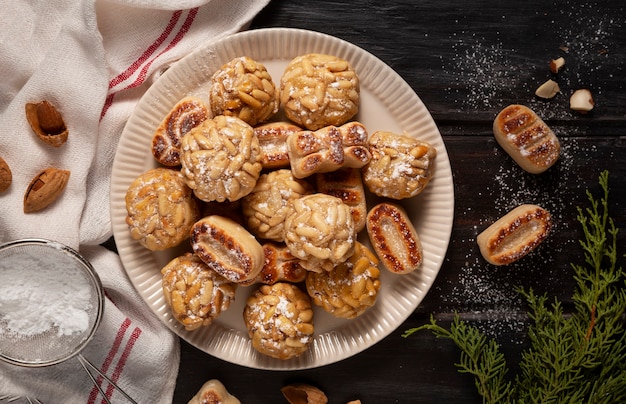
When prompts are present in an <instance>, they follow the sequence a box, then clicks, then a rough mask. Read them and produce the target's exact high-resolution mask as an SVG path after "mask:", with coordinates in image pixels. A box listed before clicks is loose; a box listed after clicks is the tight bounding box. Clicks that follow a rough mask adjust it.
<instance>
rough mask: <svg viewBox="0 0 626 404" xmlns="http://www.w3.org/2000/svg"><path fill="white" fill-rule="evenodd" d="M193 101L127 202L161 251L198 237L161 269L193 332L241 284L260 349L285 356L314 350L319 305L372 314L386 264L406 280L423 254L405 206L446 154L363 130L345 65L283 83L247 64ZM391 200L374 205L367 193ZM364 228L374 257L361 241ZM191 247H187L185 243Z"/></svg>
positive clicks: (325, 62) (178, 314)
mask: <svg viewBox="0 0 626 404" xmlns="http://www.w3.org/2000/svg"><path fill="white" fill-rule="evenodd" d="M207 88H208V90H207V92H208V94H207V99H208V101H207V102H205V101H203V99H201V98H200V97H196V96H188V97H185V98H183V99H182V100H180V101H179V102H178V103H177V104H176V105H175V106H174V107H173V108H172V109H171V111H170V112H169V113H168V114H167V116H165V117H164V119H163V121H162V123H161V124H160V126H159V127H158V128H157V130H156V131H155V133H154V135H153V141H152V154H153V156H154V158H155V159H156V160H157V161H158V162H159V163H160V166H159V167H158V168H154V169H151V170H148V171H146V172H145V173H143V174H141V175H140V176H139V177H138V178H136V179H135V180H134V181H133V183H132V184H131V185H130V187H129V188H128V192H127V194H126V200H125V202H126V208H127V212H128V215H127V218H126V222H127V223H128V225H129V229H130V234H131V236H132V238H133V239H135V240H137V241H138V242H139V243H140V244H141V245H143V246H144V247H146V248H148V249H150V250H152V251H161V250H167V249H171V248H174V247H177V246H179V245H181V243H183V242H188V243H189V246H190V251H187V252H185V253H184V255H182V256H178V257H176V258H174V259H173V260H172V261H171V262H169V263H168V264H167V265H166V266H165V267H164V268H163V269H162V271H161V272H162V274H163V285H162V286H163V292H164V294H165V299H166V301H167V303H168V304H169V306H170V308H171V310H172V314H173V316H174V317H175V318H176V319H177V320H178V321H179V322H180V323H181V324H182V325H184V327H185V328H186V329H187V330H194V329H197V328H199V327H201V326H207V325H209V324H210V323H211V322H212V321H213V320H214V319H215V318H216V317H218V316H219V314H220V313H221V312H223V311H225V310H227V309H228V307H229V306H230V304H231V302H232V301H233V299H234V298H235V290H236V289H237V288H239V287H255V288H256V289H255V290H254V291H251V293H250V296H249V298H248V299H247V302H246V305H245V309H244V312H243V320H244V323H245V325H246V327H247V330H248V333H249V336H250V338H251V341H252V346H253V347H254V348H255V349H256V350H257V351H259V352H260V353H262V354H265V355H269V356H271V357H275V358H280V359H289V358H293V357H297V356H300V355H302V354H303V353H304V352H306V351H307V349H308V347H309V346H310V344H311V342H312V341H313V335H314V319H313V313H314V311H313V306H314V305H316V306H319V307H321V308H322V309H324V310H326V311H327V312H329V313H331V314H332V315H334V316H336V317H339V318H349V319H350V318H355V317H357V316H359V315H361V314H362V313H364V312H365V311H366V310H367V309H368V308H370V307H372V306H373V305H374V304H375V302H376V298H377V295H378V292H379V290H380V270H379V263H382V264H383V266H384V267H385V268H387V269H388V270H389V271H391V272H393V273H398V274H402V273H408V272H411V271H414V270H416V269H418V268H419V267H420V266H421V263H422V247H421V244H420V241H419V237H418V235H417V232H416V231H415V228H414V227H413V224H412V223H411V221H410V220H409V218H408V217H407V214H406V212H405V211H404V209H403V208H402V206H401V205H400V204H398V203H397V201H398V200H401V199H405V198H411V197H414V196H416V195H418V194H420V193H421V192H422V191H423V190H424V188H425V187H426V186H427V184H428V183H429V181H430V180H431V178H432V175H433V169H434V161H435V158H436V150H435V148H434V147H432V146H431V145H430V144H428V143H426V142H423V141H420V140H418V139H415V138H413V137H411V136H408V135H405V134H396V133H392V132H376V133H373V134H372V135H371V136H370V135H369V133H368V131H367V129H366V128H365V126H364V125H363V124H361V123H360V122H357V121H354V118H355V116H356V114H357V112H358V110H359V103H360V87H359V78H358V75H357V73H356V71H355V70H354V69H353V68H352V66H351V64H350V63H349V62H348V61H346V60H343V59H341V58H339V57H336V56H331V55H324V54H305V55H301V56H298V57H296V58H295V59H293V60H291V61H290V62H289V63H288V65H287V68H286V69H285V71H284V74H283V76H282V77H281V78H280V82H279V83H278V84H276V83H275V82H274V80H273V79H272V77H271V76H270V74H269V73H268V71H267V69H266V68H265V66H264V65H263V64H261V63H260V62H258V61H255V60H253V59H251V58H249V57H246V56H242V57H238V58H235V59H233V60H231V61H230V62H228V63H226V64H225V65H224V66H222V67H221V68H220V69H219V70H218V71H216V72H215V73H214V75H213V76H212V78H211V80H210V83H208V87H207ZM367 192H370V193H371V194H373V195H376V196H377V197H379V198H380V199H382V201H381V202H380V203H378V204H377V205H376V206H374V207H372V208H371V209H369V210H368V207H367V205H366V193H367ZM362 231H363V232H367V234H368V235H369V238H370V241H371V245H372V248H373V250H374V251H371V250H370V249H369V248H368V247H367V246H365V245H363V244H361V243H360V242H358V241H357V238H358V234H359V233H360V232H362ZM187 240H188V241H187Z"/></svg>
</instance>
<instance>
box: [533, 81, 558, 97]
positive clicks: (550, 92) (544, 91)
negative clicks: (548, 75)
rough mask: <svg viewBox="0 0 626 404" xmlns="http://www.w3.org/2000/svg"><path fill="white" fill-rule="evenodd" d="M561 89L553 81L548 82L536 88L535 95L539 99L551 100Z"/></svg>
mask: <svg viewBox="0 0 626 404" xmlns="http://www.w3.org/2000/svg"><path fill="white" fill-rule="evenodd" d="M559 91H561V89H560V88H559V85H558V83H557V82H556V81H554V80H548V81H546V82H545V83H543V84H542V85H540V86H539V88H537V91H535V95H536V96H537V97H540V98H546V99H549V98H553V97H554V96H555V95H556V94H557V93H558V92H559Z"/></svg>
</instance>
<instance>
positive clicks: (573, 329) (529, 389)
mask: <svg viewBox="0 0 626 404" xmlns="http://www.w3.org/2000/svg"><path fill="white" fill-rule="evenodd" d="M599 184H600V186H601V188H602V189H603V191H604V193H603V195H602V197H601V198H600V200H599V201H598V200H596V199H595V198H594V197H593V195H592V194H591V193H590V192H589V191H587V197H588V199H589V202H590V205H591V206H590V207H588V208H587V209H582V208H578V216H577V219H578V221H579V222H580V224H581V225H582V229H583V232H584V240H581V241H580V246H581V247H582V250H583V252H584V257H585V260H584V261H585V262H584V263H583V264H572V268H573V270H574V279H575V281H576V289H575V291H574V293H573V296H572V301H573V302H574V311H573V313H571V314H566V313H564V312H563V308H562V306H561V303H560V302H559V301H558V300H556V299H555V300H554V301H553V302H551V303H549V302H548V300H549V299H548V298H547V297H546V296H537V295H535V293H534V292H533V291H532V289H530V290H524V289H522V288H517V291H518V292H519V293H520V294H521V295H523V296H524V297H525V298H526V301H527V302H528V306H529V310H528V316H529V319H530V320H531V325H530V327H529V329H528V339H529V347H528V348H527V349H526V350H524V352H523V353H522V358H521V362H520V364H519V368H520V372H519V373H518V374H517V375H515V377H514V378H513V379H510V380H507V377H506V375H507V373H508V367H507V363H506V359H505V357H504V355H503V354H502V352H501V351H500V347H499V345H498V344H497V343H496V342H495V341H494V340H493V339H489V338H487V337H486V336H485V335H484V334H483V333H481V332H480V331H479V330H478V329H477V328H476V327H474V326H472V325H469V324H467V323H466V322H464V321H462V320H460V319H459V317H458V315H457V316H455V318H454V320H453V322H452V324H451V326H450V329H449V330H448V329H445V328H443V327H441V326H439V325H438V324H437V322H436V320H435V318H434V317H432V316H431V319H430V323H429V324H425V325H422V326H420V327H417V328H412V329H410V330H407V331H406V332H405V333H404V334H403V336H404V337H408V336H409V335H411V334H413V333H415V332H418V331H420V330H430V331H431V332H432V333H433V334H434V335H435V336H436V337H438V338H448V339H450V340H452V341H453V342H454V343H455V344H456V346H457V347H458V348H459V350H460V351H461V356H460V360H459V363H457V364H456V366H457V367H458V369H459V372H462V373H469V374H471V375H473V377H474V380H475V384H476V388H477V390H478V393H479V394H480V396H481V397H482V398H483V402H484V403H598V404H600V403H607V404H609V403H625V402H626V331H625V321H624V314H625V313H626V273H625V272H624V270H623V268H621V267H618V262H617V261H618V254H617V233H618V229H617V228H616V227H615V224H614V222H613V220H612V219H611V218H610V217H609V215H608V197H609V187H608V172H607V171H604V172H602V173H601V175H600V177H599Z"/></svg>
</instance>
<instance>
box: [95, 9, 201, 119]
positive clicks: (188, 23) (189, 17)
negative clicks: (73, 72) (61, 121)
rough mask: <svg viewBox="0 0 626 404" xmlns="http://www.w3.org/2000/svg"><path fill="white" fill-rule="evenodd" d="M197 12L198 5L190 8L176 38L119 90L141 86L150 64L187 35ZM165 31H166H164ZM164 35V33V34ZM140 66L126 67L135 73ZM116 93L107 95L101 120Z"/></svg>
mask: <svg viewBox="0 0 626 404" xmlns="http://www.w3.org/2000/svg"><path fill="white" fill-rule="evenodd" d="M197 14H198V8H197V7H196V8H192V9H190V10H189V13H188V14H187V18H186V19H185V21H184V22H183V24H182V26H181V27H180V30H179V31H178V33H177V34H176V36H174V38H173V39H172V41H171V42H170V43H169V44H168V45H167V47H166V48H165V49H164V50H163V51H161V52H159V53H158V54H157V55H156V56H155V57H154V58H152V59H151V60H150V61H149V62H147V63H145V64H144V66H143V67H142V68H141V71H140V72H139V75H138V77H137V78H136V79H135V81H134V82H132V83H131V84H129V85H127V86H126V87H124V88H123V89H122V90H119V91H123V90H127V89H129V88H134V87H138V86H140V85H141V84H143V82H144V81H145V79H146V77H147V73H148V69H149V68H150V66H151V65H152V63H154V61H155V60H156V59H158V58H159V56H161V55H163V54H164V53H165V52H167V51H169V50H171V49H172V48H173V47H175V46H176V45H177V44H178V43H179V42H180V41H181V40H182V39H183V37H184V36H185V34H186V33H187V32H188V31H189V28H190V27H191V25H192V24H193V21H194V20H195V18H196V15H197ZM171 21H172V20H170V22H171ZM177 21H178V20H177ZM168 27H169V24H168ZM166 31H167V28H166ZM164 33H165V31H164ZM169 33H171V31H170V32H169ZM169 33H168V34H169ZM162 35H163V34H162ZM159 38H160V37H159ZM155 43H156V42H155ZM153 45H154V43H153ZM151 47H152V45H151V46H150V47H148V49H147V50H146V51H145V52H144V53H143V54H142V56H143V55H148V56H149V55H151V54H152V53H153V52H154V51H155V50H156V49H152V50H151ZM139 59H141V57H140V58H139ZM139 59H138V60H139ZM146 60H147V58H146V59H145V60H143V61H142V62H145V61H146ZM138 68H139V65H137V66H136V67H134V68H133V65H131V67H129V68H128V69H126V71H130V70H131V69H133V73H134V72H136V71H137V69H138ZM123 74H124V73H122V74H120V75H118V76H117V77H120V76H122V75H123ZM128 76H130V74H129V75H128ZM126 78H128V77H126ZM126 78H125V79H126ZM114 80H115V79H113V80H111V81H110V82H109V89H111V88H112V85H111V84H112V83H113V82H114ZM123 81H124V80H120V81H119V82H116V83H115V84H113V85H116V84H119V83H121V82H123ZM116 93H117V92H115V93H111V94H109V95H108V96H107V98H106V100H105V103H104V106H103V108H102V112H101V113H100V120H102V118H104V116H105V115H106V113H107V111H108V109H109V108H110V107H111V105H112V104H113V100H114V98H115V94H116Z"/></svg>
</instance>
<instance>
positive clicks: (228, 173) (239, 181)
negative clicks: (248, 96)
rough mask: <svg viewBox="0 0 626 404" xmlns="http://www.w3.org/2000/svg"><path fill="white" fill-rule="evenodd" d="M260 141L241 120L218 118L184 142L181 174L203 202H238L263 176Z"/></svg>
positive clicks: (193, 133)
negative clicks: (261, 175)
mask: <svg viewBox="0 0 626 404" xmlns="http://www.w3.org/2000/svg"><path fill="white" fill-rule="evenodd" d="M260 158H261V150H260V148H259V140H258V139H257V137H256V136H254V130H253V129H252V127H251V126H250V125H248V124H247V123H245V122H244V121H242V120H241V119H239V118H235V117H232V116H224V115H219V116H216V117H215V118H212V119H207V120H206V121H204V122H202V123H201V124H200V125H199V126H196V127H195V128H193V129H192V130H191V131H189V133H187V134H186V135H185V136H183V139H182V155H181V163H182V169H181V171H182V173H183V174H184V175H185V179H186V182H187V185H188V186H189V187H190V188H191V189H193V192H194V194H195V195H196V196H197V197H198V198H199V199H200V200H202V201H205V202H211V201H217V202H224V201H226V200H228V201H236V200H238V199H240V198H242V197H244V196H246V195H248V194H249V193H250V191H252V189H253V188H254V186H255V184H256V181H257V179H258V178H259V175H260V173H261V169H262V167H261V163H260Z"/></svg>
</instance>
